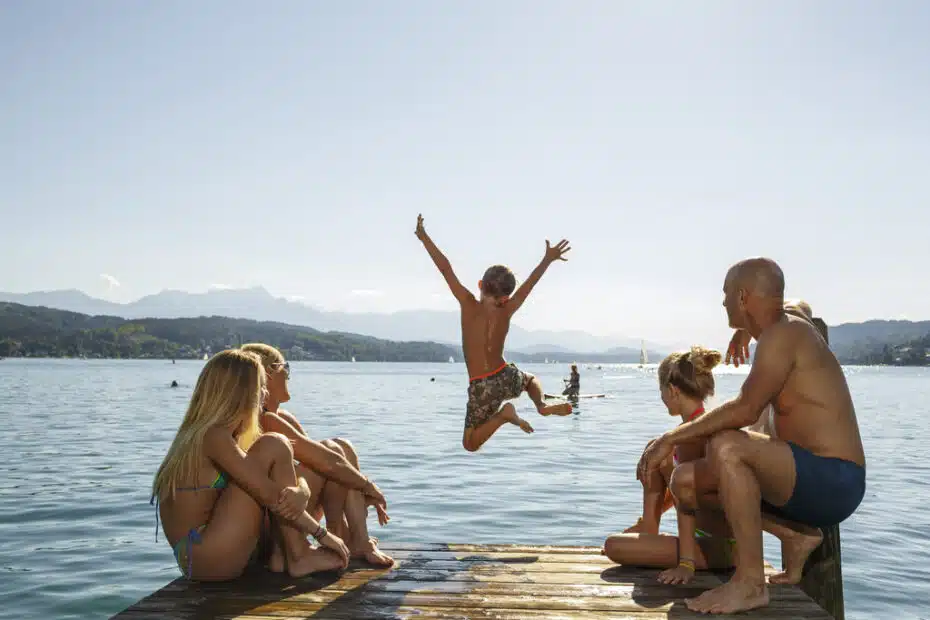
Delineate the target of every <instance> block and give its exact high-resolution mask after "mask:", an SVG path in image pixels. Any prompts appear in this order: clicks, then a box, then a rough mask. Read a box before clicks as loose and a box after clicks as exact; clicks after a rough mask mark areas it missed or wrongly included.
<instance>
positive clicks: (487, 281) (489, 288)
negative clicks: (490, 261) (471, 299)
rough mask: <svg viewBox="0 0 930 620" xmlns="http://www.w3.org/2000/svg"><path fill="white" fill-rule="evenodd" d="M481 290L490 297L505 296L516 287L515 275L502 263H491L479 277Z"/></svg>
mask: <svg viewBox="0 0 930 620" xmlns="http://www.w3.org/2000/svg"><path fill="white" fill-rule="evenodd" d="M481 282H482V292H484V293H485V294H486V295H490V296H491V297H507V296H508V295H510V294H511V293H513V289H515V288H517V277H516V276H515V275H513V272H512V271H511V270H510V268H508V267H506V266H504V265H492V266H490V267H488V269H487V271H485V272H484V276H483V277H482V278H481Z"/></svg>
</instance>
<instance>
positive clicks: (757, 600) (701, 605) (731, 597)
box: [685, 578, 769, 614]
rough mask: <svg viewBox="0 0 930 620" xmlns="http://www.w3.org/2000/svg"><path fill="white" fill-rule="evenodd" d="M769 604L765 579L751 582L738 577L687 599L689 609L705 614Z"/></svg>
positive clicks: (737, 610)
mask: <svg viewBox="0 0 930 620" xmlns="http://www.w3.org/2000/svg"><path fill="white" fill-rule="evenodd" d="M768 604H769V589H768V587H767V586H766V585H765V581H762V582H761V583H751V582H747V581H737V580H736V578H733V579H730V581H728V582H727V583H725V584H723V585H722V586H718V587H716V588H714V589H713V590H708V591H707V592H704V593H703V594H701V595H700V596H698V597H696V598H689V599H685V605H687V606H688V609H690V610H691V611H697V612H700V613H704V614H735V613H738V612H741V611H749V610H750V609H756V608H758V607H765V606H766V605H768Z"/></svg>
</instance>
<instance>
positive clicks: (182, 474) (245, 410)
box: [152, 349, 265, 499]
mask: <svg viewBox="0 0 930 620" xmlns="http://www.w3.org/2000/svg"><path fill="white" fill-rule="evenodd" d="M264 389H265V369H264V367H263V366H262V363H261V359H260V358H259V357H258V356H257V355H256V354H254V353H249V352H247V351H237V350H234V349H229V350H226V351H220V352H219V353H217V354H216V355H214V356H213V357H212V358H210V360H209V361H208V362H207V363H206V364H204V367H203V370H201V371H200V376H199V377H198V378H197V385H196V386H195V387H194V393H193V395H192V396H191V401H190V404H189V405H188V406H187V412H186V413H185V414H184V419H183V420H182V421H181V426H180V427H179V428H178V433H177V435H175V437H174V441H173V442H172V443H171V447H170V448H168V454H167V455H166V456H165V460H163V461H162V463H161V466H160V467H159V468H158V472H157V473H156V474H155V480H154V482H153V483H152V497H156V496H157V497H158V498H159V499H163V498H165V497H166V496H167V497H174V493H175V491H176V490H177V489H178V488H179V487H182V486H185V485H192V486H193V485H196V483H197V474H198V472H199V470H200V465H201V462H202V461H201V459H202V458H203V441H204V437H205V436H206V434H207V431H208V430H209V429H210V428H212V427H214V426H222V427H225V428H228V429H230V430H231V431H232V433H233V436H234V437H235V438H236V443H238V444H239V447H240V448H242V449H243V450H248V449H249V447H251V445H252V444H253V443H254V442H255V440H256V439H257V438H258V436H259V435H260V434H261V429H260V428H259V425H258V413H259V409H261V403H262V391H263V390H264Z"/></svg>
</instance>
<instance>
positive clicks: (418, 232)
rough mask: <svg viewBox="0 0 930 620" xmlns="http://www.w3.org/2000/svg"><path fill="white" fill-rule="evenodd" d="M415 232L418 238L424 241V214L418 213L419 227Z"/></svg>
mask: <svg viewBox="0 0 930 620" xmlns="http://www.w3.org/2000/svg"><path fill="white" fill-rule="evenodd" d="M414 234H415V235H416V236H417V239H419V240H420V241H423V239H424V238H425V237H426V229H425V228H423V214H422V213H421V214H419V215H417V229H416V230H415V231H414Z"/></svg>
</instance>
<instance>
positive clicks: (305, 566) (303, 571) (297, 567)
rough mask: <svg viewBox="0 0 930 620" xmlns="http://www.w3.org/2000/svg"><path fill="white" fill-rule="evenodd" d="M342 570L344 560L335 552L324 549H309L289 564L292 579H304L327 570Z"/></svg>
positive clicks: (288, 568)
mask: <svg viewBox="0 0 930 620" xmlns="http://www.w3.org/2000/svg"><path fill="white" fill-rule="evenodd" d="M341 568H342V558H340V557H339V555H338V554H336V553H335V552H333V551H330V550H329V549H326V548H324V547H318V548H316V549H312V548H309V545H308V549H307V551H305V552H304V553H303V554H302V555H301V556H300V557H297V558H292V559H291V560H290V561H289V562H288V564H287V572H288V574H289V575H290V576H291V577H303V576H304V575H309V574H310V573H319V572H321V571H326V570H339V569H341Z"/></svg>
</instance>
